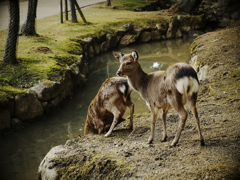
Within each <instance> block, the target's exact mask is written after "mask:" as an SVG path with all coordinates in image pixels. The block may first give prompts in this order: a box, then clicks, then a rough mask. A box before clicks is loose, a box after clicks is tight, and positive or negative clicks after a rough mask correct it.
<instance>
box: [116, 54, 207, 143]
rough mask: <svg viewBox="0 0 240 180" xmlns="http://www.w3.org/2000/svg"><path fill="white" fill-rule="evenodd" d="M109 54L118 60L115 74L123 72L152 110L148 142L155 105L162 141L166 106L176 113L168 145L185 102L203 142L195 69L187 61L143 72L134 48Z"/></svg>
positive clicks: (182, 116)
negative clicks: (124, 52) (160, 125)
mask: <svg viewBox="0 0 240 180" xmlns="http://www.w3.org/2000/svg"><path fill="white" fill-rule="evenodd" d="M113 55H114V56H115V58H116V59H118V60H119V62H120V67H119V69H118V71H117V75H118V76H127V79H128V83H129V84H130V85H131V86H132V87H133V88H134V89H135V90H136V91H138V93H139V94H140V95H141V97H142V98H143V99H144V100H145V101H146V104H147V106H148V107H149V109H150V110H151V112H152V121H151V134H150V137H149V139H148V143H152V141H153V139H154V130H155V122H156V119H157V115H158V111H159V109H162V110H163V113H162V119H163V138H162V141H166V139H167V131H166V116H167V112H168V110H169V109H171V108H174V109H175V110H176V111H177V112H178V114H179V116H180V122H179V127H178V130H177V133H176V136H175V138H174V140H173V141H172V143H171V146H175V145H176V144H177V143H178V141H179V138H180V135H181V132H182V130H183V129H184V126H185V122H186V119H187V115H188V114H187V111H186V110H185V108H184V105H188V106H189V107H190V109H191V111H192V113H193V115H194V117H195V119H196V122H197V128H198V133H199V137H200V141H201V145H204V139H203V136H202V133H201V129H200V122H199V118H198V113H197V109H196V101H197V93H198V88H199V81H198V77H197V73H196V72H195V70H194V69H193V68H192V67H191V66H190V65H188V64H186V63H177V64H173V65H171V66H169V67H168V68H167V70H166V71H156V72H152V73H148V74H147V73H145V72H144V71H143V70H142V68H141V66H140V64H139V63H138V58H139V55H138V53H137V52H136V51H133V52H132V53H130V54H123V53H121V52H115V51H113Z"/></svg>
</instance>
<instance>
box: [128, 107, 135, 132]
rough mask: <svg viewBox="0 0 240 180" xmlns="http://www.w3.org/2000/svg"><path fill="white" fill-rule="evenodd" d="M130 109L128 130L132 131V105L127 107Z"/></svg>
mask: <svg viewBox="0 0 240 180" xmlns="http://www.w3.org/2000/svg"><path fill="white" fill-rule="evenodd" d="M128 107H129V109H130V121H129V125H128V126H129V129H133V113H134V104H133V103H131V104H130V105H129V106H128Z"/></svg>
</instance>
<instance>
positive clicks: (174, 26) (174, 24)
mask: <svg viewBox="0 0 240 180" xmlns="http://www.w3.org/2000/svg"><path fill="white" fill-rule="evenodd" d="M179 25H180V21H179V20H178V19H177V18H176V17H172V18H171V19H170V21H169V28H168V30H167V34H166V36H167V38H174V37H175V36H176V32H177V30H178V28H179Z"/></svg>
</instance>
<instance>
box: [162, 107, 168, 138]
mask: <svg viewBox="0 0 240 180" xmlns="http://www.w3.org/2000/svg"><path fill="white" fill-rule="evenodd" d="M167 112H168V110H163V113H162V122H163V137H162V142H165V141H166V140H167V126H166V118H167Z"/></svg>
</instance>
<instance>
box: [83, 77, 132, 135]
mask: <svg viewBox="0 0 240 180" xmlns="http://www.w3.org/2000/svg"><path fill="white" fill-rule="evenodd" d="M131 91H132V89H131V87H130V86H129V85H128V81H127V79H126V78H124V77H112V78H109V79H107V80H106V81H105V82H104V83H103V84H102V85H101V87H100V89H99V91H98V93H97V95H96V96H95V98H94V99H93V100H92V101H91V103H90V105H89V107H88V113H87V118H86V122H85V127H84V135H87V134H90V133H99V134H100V133H103V132H106V131H108V132H107V133H106V134H105V135H104V136H105V137H108V136H109V135H110V134H111V133H112V131H113V129H114V128H115V127H116V125H117V124H119V123H121V122H122V121H124V120H125V119H123V118H122V117H123V115H124V113H125V111H126V107H127V106H128V107H129V108H130V123H129V128H130V129H132V128H133V112H134V104H133V103H132V101H131V97H130V94H131Z"/></svg>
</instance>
